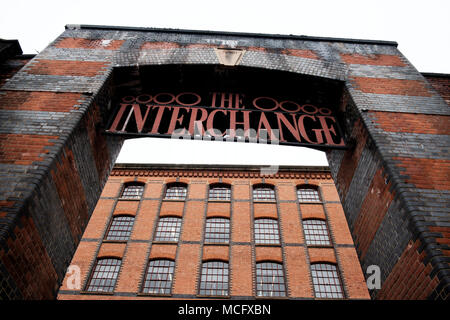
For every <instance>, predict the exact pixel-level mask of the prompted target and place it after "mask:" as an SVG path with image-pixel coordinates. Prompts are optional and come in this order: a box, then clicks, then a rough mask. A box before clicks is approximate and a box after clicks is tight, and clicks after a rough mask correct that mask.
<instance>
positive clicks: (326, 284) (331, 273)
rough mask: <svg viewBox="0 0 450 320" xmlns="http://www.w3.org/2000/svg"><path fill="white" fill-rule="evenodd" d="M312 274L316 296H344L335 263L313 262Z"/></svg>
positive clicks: (339, 297) (338, 297) (336, 297)
mask: <svg viewBox="0 0 450 320" xmlns="http://www.w3.org/2000/svg"><path fill="white" fill-rule="evenodd" d="M311 276H312V280H313V285H314V292H315V296H316V298H331V299H333V298H334V299H341V298H344V293H343V291H342V286H341V281H340V279H339V274H338V270H337V267H336V266H335V265H334V264H331V263H314V264H311Z"/></svg>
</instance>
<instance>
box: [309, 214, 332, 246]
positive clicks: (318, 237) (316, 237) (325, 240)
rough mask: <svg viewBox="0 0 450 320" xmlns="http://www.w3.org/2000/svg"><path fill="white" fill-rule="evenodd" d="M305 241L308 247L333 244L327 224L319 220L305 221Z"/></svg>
mask: <svg viewBox="0 0 450 320" xmlns="http://www.w3.org/2000/svg"><path fill="white" fill-rule="evenodd" d="M303 230H304V232H305V240H306V244H308V245H318V246H328V245H330V244H331V241H330V235H329V234H328V228H327V224H326V222H325V221H323V220H319V219H306V220H303Z"/></svg>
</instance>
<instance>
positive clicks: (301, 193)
mask: <svg viewBox="0 0 450 320" xmlns="http://www.w3.org/2000/svg"><path fill="white" fill-rule="evenodd" d="M297 197H298V201H300V202H320V196H319V190H317V188H315V187H311V186H301V187H298V188H297Z"/></svg>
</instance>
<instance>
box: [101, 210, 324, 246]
mask: <svg viewBox="0 0 450 320" xmlns="http://www.w3.org/2000/svg"><path fill="white" fill-rule="evenodd" d="M133 223H134V217H133V216H124V215H120V216H115V217H114V218H113V219H112V222H111V225H110V227H109V229H108V231H107V233H106V236H105V240H114V241H127V240H128V239H129V237H130V235H131V230H132V228H133ZM303 230H304V232H305V240H306V244H308V245H330V244H331V241H330V236H329V233H328V228H327V225H326V222H325V221H323V220H320V219H305V220H303ZM180 231H181V218H179V217H162V218H160V219H159V221H158V224H157V227H156V232H155V236H154V239H153V241H163V242H178V239H179V237H180ZM254 236H255V243H256V244H280V234H279V228H278V221H277V220H276V219H270V218H259V219H255V221H254ZM229 241H230V219H228V218H218V217H216V218H208V219H206V226H205V243H229Z"/></svg>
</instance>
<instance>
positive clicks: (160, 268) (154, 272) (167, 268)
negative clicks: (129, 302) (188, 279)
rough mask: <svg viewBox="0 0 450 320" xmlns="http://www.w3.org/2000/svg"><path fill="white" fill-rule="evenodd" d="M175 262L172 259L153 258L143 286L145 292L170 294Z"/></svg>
mask: <svg viewBox="0 0 450 320" xmlns="http://www.w3.org/2000/svg"><path fill="white" fill-rule="evenodd" d="M174 267H175V263H174V262H173V261H171V260H152V261H150V262H149V264H148V268H147V274H146V275H145V278H144V284H143V286H142V292H143V293H152V294H170V292H171V289H172V279H173V272H174Z"/></svg>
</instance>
